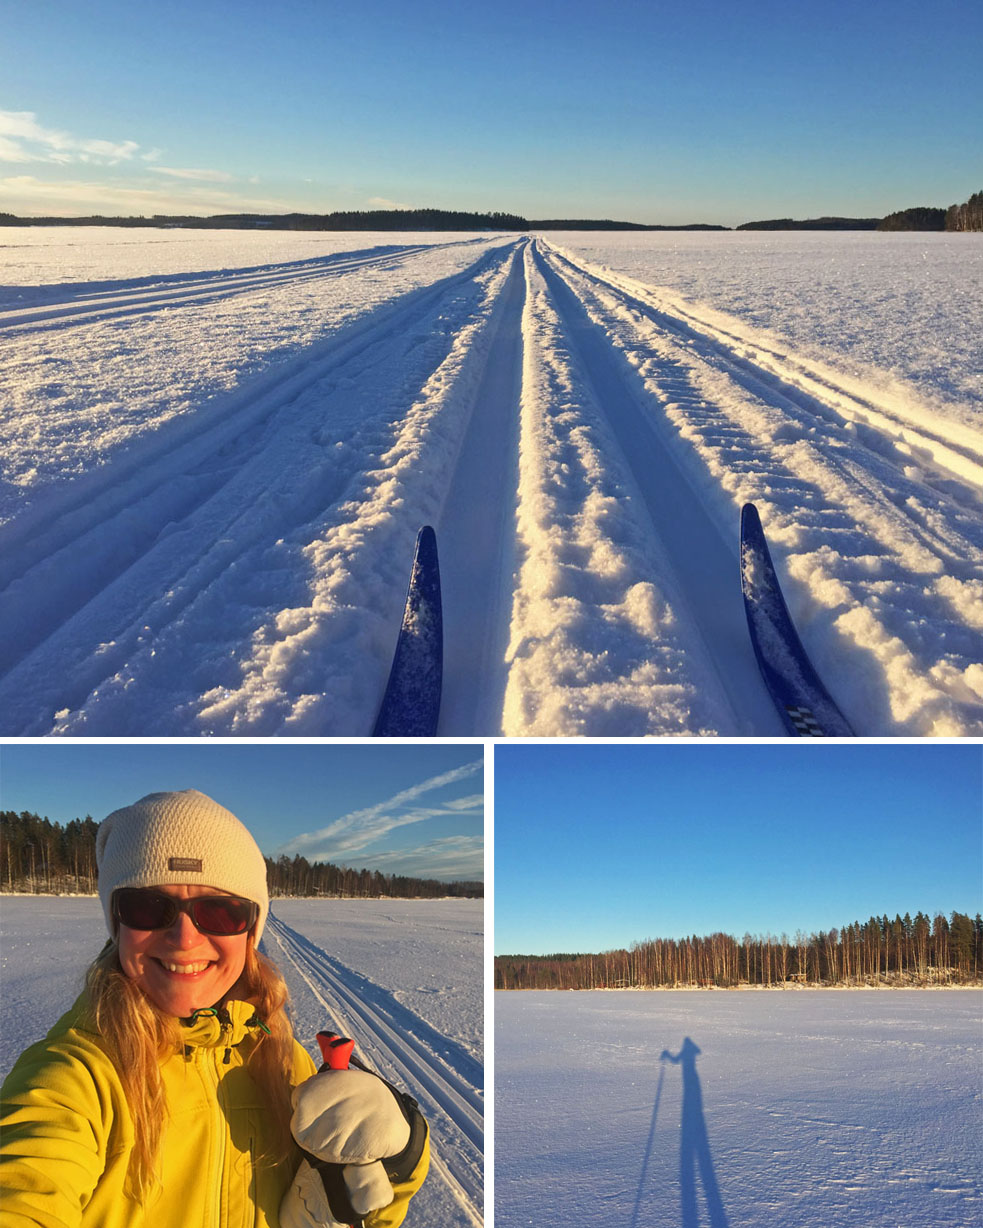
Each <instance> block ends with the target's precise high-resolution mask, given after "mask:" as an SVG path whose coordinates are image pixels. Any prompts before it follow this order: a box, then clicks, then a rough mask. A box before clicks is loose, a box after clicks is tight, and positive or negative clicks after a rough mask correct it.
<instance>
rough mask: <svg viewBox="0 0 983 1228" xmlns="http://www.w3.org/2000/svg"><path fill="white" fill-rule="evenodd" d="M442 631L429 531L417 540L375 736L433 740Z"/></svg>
mask: <svg viewBox="0 0 983 1228" xmlns="http://www.w3.org/2000/svg"><path fill="white" fill-rule="evenodd" d="M443 668H444V628H443V617H442V614H441V606H440V570H439V568H438V566H437V537H436V534H435V533H434V531H433V529H432V528H431V527H430V526H429V525H424V526H423V528H422V529H421V530H420V532H419V533H418V535H417V539H416V553H415V554H414V556H413V570H412V572H411V573H410V583H409V588H408V589H407V592H406V605H405V607H404V609H403V624H402V626H401V627H400V629H399V638H398V639H397V641H396V651H395V653H394V654H393V663H392V669H391V670H390V671H389V682H388V684H387V685H386V693H385V695H383V697H382V704H381V706H380V708H379V715H378V717H377V718H376V722H375V729H374V730H373V731H372V732H373V736H374V737H377V738H399V737H404V738H432V737H433V736H434V734H436V732H437V717H438V716H439V714H440V688H441V682H442V677H443Z"/></svg>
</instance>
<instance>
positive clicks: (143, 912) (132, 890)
mask: <svg viewBox="0 0 983 1228" xmlns="http://www.w3.org/2000/svg"><path fill="white" fill-rule="evenodd" d="M183 912H186V913H187V914H188V916H189V917H190V918H191V920H192V921H193V922H194V924H195V927H196V928H197V929H199V930H201V932H202V933H203V934H214V935H216V936H218V937H220V938H225V937H231V936H232V935H234V934H245V933H246V931H247V930H250V929H252V927H253V926H254V925H255V924H256V922H257V920H258V919H259V905H258V904H254V903H253V901H252V900H244V899H242V898H241V897H240V896H237V895H196V896H194V897H192V898H191V899H190V900H179V899H177V898H175V897H174V896H173V895H165V893H164V892H163V891H154V890H153V889H152V888H147V887H121V888H120V890H119V891H115V892H114V893H113V916H114V917H115V918H116V920H117V921H118V922H120V924H122V925H125V926H127V927H128V928H129V929H131V930H166V929H170V927H171V926H172V925H173V924H174V922H175V921H176V920H177V918H178V916H179V914H180V913H183Z"/></svg>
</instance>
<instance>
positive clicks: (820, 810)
mask: <svg viewBox="0 0 983 1228" xmlns="http://www.w3.org/2000/svg"><path fill="white" fill-rule="evenodd" d="M981 908H983V747H981V746H980V745H953V744H935V743H932V744H926V743H919V744H897V745H872V744H863V745H859V744H858V745H852V746H850V745H841V744H836V745H830V744H825V743H823V744H820V743H803V744H758V745H740V746H739V745H724V744H719V743H706V744H703V745H678V744H666V743H662V744H648V745H634V746H615V745H593V746H584V745H581V746H577V745H557V746H545V745H538V746H525V745H510V746H500V747H497V748H496V754H495V951H496V953H497V954H546V953H552V952H557V951H570V952H575V951H603V950H611V949H613V948H616V947H621V946H630V945H631V943H632V942H636V941H643V940H645V939H647V938H679V937H685V936H686V935H689V934H710V933H714V932H718V931H720V932H724V933H730V934H734V935H735V936H736V937H741V936H743V934H744V933H751V934H765V933H768V932H770V933H772V934H775V935H776V936H777V935H780V934H781V933H782V932H783V931H784V932H786V933H788V934H789V935H790V936H793V935H794V934H795V931H796V930H797V929H801V930H803V931H804V932H806V933H811V932H815V931H819V930H828V929H830V928H832V927H833V926H836V927H840V926H843V925H845V924H847V923H849V922H851V921H855V920H860V921H866V920H867V919H868V918H869V917H870V916H872V915H877V916H880V915H883V914H884V913H888V914H889V915H890V916H892V917H893V916H895V915H896V914H897V913H899V912H900V913H901V914H902V915H904V913H905V912H908V911H910V912H911V914H912V915H914V914H915V913H916V912H917V911H918V910H919V909H921V910H922V911H923V912H926V913H934V912H935V911H941V912H944V913H946V914H948V913H949V912H951V911H952V910H956V911H958V912H967V913H970V914H971V915H975V913H976V912H977V911H978V910H980V909H981Z"/></svg>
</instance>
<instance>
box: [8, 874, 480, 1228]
mask: <svg viewBox="0 0 983 1228" xmlns="http://www.w3.org/2000/svg"><path fill="white" fill-rule="evenodd" d="M482 927H483V905H482V901H481V900H438V901H420V900H407V901H381V900H280V901H277V900H274V901H273V908H272V912H271V916H270V919H269V921H268V923H267V929H266V932H265V934H264V936H263V941H262V947H261V949H262V950H264V951H265V953H266V954H267V955H269V956H270V957H271V958H272V959H273V960H274V961H275V963H276V964H277V966H278V967H279V968H280V970H281V972H282V973H283V975H284V978H285V980H286V982H287V986H288V988H289V990H290V995H291V1013H292V1017H293V1022H294V1030H295V1032H296V1034H297V1038H298V1040H299V1041H300V1042H301V1044H303V1045H304V1046H305V1047H306V1048H307V1050H308V1051H309V1052H310V1053H311V1056H312V1057H313V1058H314V1059H315V1060H316V1061H318V1063H320V1054H319V1050H318V1047H317V1042H316V1040H315V1036H316V1034H317V1032H318V1031H320V1030H322V1029H323V1030H331V1031H338V1032H343V1033H344V1034H346V1035H350V1036H353V1037H354V1038H355V1040H356V1051H357V1052H358V1053H359V1054H360V1055H361V1056H362V1057H363V1059H365V1060H366V1061H367V1062H368V1063H369V1064H370V1065H372V1066H373V1068H374V1069H376V1070H378V1071H379V1073H380V1074H382V1075H384V1077H386V1078H388V1079H390V1080H391V1081H393V1082H395V1083H398V1084H399V1085H400V1086H402V1087H405V1088H407V1089H408V1090H409V1091H410V1092H411V1093H412V1094H413V1095H414V1096H415V1097H416V1098H417V1099H418V1100H419V1102H420V1105H421V1107H422V1109H423V1111H424V1114H425V1115H426V1117H427V1119H428V1121H429V1123H430V1127H431V1132H432V1141H433V1167H432V1170H431V1175H430V1177H429V1178H428V1180H427V1182H426V1184H425V1185H424V1187H423V1190H422V1191H421V1192H420V1194H419V1195H417V1197H416V1198H415V1199H414V1201H413V1203H412V1205H411V1208H410V1213H409V1215H408V1217H407V1219H406V1224H407V1228H413V1225H421V1226H422V1225H430V1224H437V1223H439V1224H441V1225H447V1226H448V1228H474V1226H475V1225H479V1224H480V1223H481V1219H482V1213H483V1211H482V1207H483V1116H484V1114H483V1107H484V1079H483V1063H484V1055H483V1034H484V1033H483V990H482V983H483V980H482V977H483V958H482V951H483V943H482ZM105 937H106V931H105V922H104V920H103V916H102V909H101V907H100V905H99V901H98V900H96V899H91V898H89V899H85V898H82V899H65V898H60V899H52V898H44V897H36V898H31V897H17V896H2V897H0V1024H2V1026H0V1038H2V1039H0V1076H2V1075H6V1073H7V1071H8V1070H9V1069H10V1067H11V1066H12V1065H13V1063H14V1061H15V1060H16V1059H17V1057H18V1055H19V1054H20V1053H21V1051H22V1050H23V1049H25V1048H26V1047H27V1046H28V1045H30V1044H33V1043H34V1041H36V1040H40V1039H41V1038H42V1037H43V1036H44V1034H45V1032H46V1031H47V1030H48V1029H49V1028H50V1027H51V1025H52V1024H54V1023H55V1021H56V1020H57V1019H58V1017H59V1016H60V1015H61V1014H63V1013H64V1011H66V1010H67V1009H68V1007H69V1006H70V1005H71V1004H72V1002H73V1001H74V1000H75V998H76V996H77V995H78V993H79V992H80V990H81V985H82V980H83V977H84V970H85V968H86V967H87V966H88V965H89V963H91V961H92V959H93V958H94V956H95V955H96V954H98V952H99V950H100V948H101V947H102V944H103V942H104V941H105Z"/></svg>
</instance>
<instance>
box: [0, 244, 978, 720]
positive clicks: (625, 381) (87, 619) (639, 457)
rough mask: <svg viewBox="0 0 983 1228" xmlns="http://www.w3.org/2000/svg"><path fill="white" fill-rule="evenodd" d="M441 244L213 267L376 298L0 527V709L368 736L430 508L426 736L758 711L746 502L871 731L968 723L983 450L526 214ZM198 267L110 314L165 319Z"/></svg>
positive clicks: (789, 590) (851, 713)
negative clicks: (438, 681) (433, 597)
mask: <svg viewBox="0 0 983 1228" xmlns="http://www.w3.org/2000/svg"><path fill="white" fill-rule="evenodd" d="M446 246H447V248H448V249H453V260H454V261H456V262H457V263H456V265H455V266H454V267H455V268H456V271H455V272H453V273H451V274H450V275H448V276H444V277H440V278H437V279H436V280H434V281H431V282H428V281H427V277H426V269H427V268H428V267H430V266H428V265H426V262H427V261H428V260H433V259H434V257H433V256H432V254H428V252H432V249H422V248H418V247H409V248H407V249H401V250H399V251H397V252H389V251H388V250H385V251H374V252H369V253H348V254H346V255H345V256H344V258H343V257H341V256H337V257H335V258H332V260H327V259H326V260H325V261H323V262H321V263H320V264H319V263H318V262H313V261H308V262H298V264H297V266H296V267H287V266H284V267H283V269H282V270H281V269H280V267H279V266H270V267H268V268H266V269H262V270H256V269H243V270H239V271H238V274H236V275H232V274H230V275H229V276H228V278H227V279H226V280H227V283H228V284H227V285H226V286H225V289H226V290H227V291H228V294H229V295H230V297H232V298H238V299H239V300H241V301H245V302H251V301H252V299H251V297H250V296H251V295H252V294H260V295H262V294H265V293H266V291H265V290H263V289H262V288H259V289H257V288H256V286H252V287H251V286H250V279H254V280H255V279H259V280H260V281H262V280H263V279H265V280H266V281H268V282H270V283H274V284H275V285H276V287H277V288H276V289H275V291H274V293H276V294H277V295H288V296H290V295H294V294H300V295H302V296H303V300H302V305H298V303H295V301H294V299H293V298H290V300H289V301H290V303H291V310H295V309H296V310H297V311H300V312H302V313H303V312H307V311H308V310H309V305H310V302H311V301H314V302H317V301H318V296H319V295H321V294H322V293H324V287H326V286H328V285H330V286H332V287H341V288H342V289H344V288H345V287H346V286H348V285H349V282H348V280H346V279H349V278H352V279H357V278H360V277H363V276H367V277H371V278H374V279H376V280H375V281H373V282H372V294H373V295H375V296H376V297H375V298H373V299H372V302H373V304H374V305H373V306H371V307H370V308H368V309H365V310H362V311H360V310H359V309H358V301H359V300H358V294H359V293H362V294H364V293H366V292H365V291H364V290H363V291H358V292H357V293H355V292H354V291H352V292H349V293H348V294H347V298H346V297H345V295H344V294H341V298H340V299H339V302H341V301H342V300H343V301H344V302H345V303H346V304H347V305H346V306H345V307H344V313H347V314H344V318H343V320H341V322H340V323H339V324H338V325H337V327H332V328H331V329H330V332H329V333H328V335H326V336H324V337H323V338H322V339H320V340H318V341H316V343H313V344H310V345H303V346H301V348H300V349H299V350H297V352H296V353H295V354H293V355H292V356H291V357H290V358H289V360H285V361H278V362H272V363H269V364H268V366H267V367H266V368H264V369H262V370H260V371H259V372H258V373H256V374H255V375H254V376H251V377H249V378H244V379H243V382H242V384H241V387H237V388H236V389H235V390H233V391H231V392H228V393H225V394H223V395H220V396H218V397H213V398H212V399H210V400H209V401H208V402H207V404H206V403H202V404H201V405H199V406H198V407H197V408H195V409H194V411H193V412H184V413H182V414H180V415H178V416H177V417H174V418H168V419H167V420H166V421H163V422H162V423H161V425H160V427H159V429H154V430H145V431H143V433H141V434H139V435H137V436H136V437H134V438H132V439H130V440H129V442H128V444H127V447H126V448H122V449H120V450H118V451H112V450H110V452H109V453H108V455H107V458H106V463H105V464H101V465H99V466H97V467H95V468H89V469H87V470H86V471H85V472H84V473H83V474H82V475H81V476H80V477H79V478H78V479H77V480H74V481H71V482H64V481H59V482H56V483H53V484H52V485H51V486H50V488H46V489H44V490H41V492H40V493H39V494H38V495H37V496H36V497H34V499H33V501H27V502H26V504H25V507H24V508H23V509H22V510H21V512H20V513H19V514H17V515H14V516H12V517H11V518H10V520H9V521H8V523H7V524H6V525H4V526H2V527H0V618H2V620H3V624H4V628H5V638H4V641H3V648H2V650H0V652H2V656H0V713H3V715H2V717H0V721H2V724H3V727H2V729H0V732H3V733H4V734H7V735H14V736H23V735H41V736H43V735H47V734H63V735H88V736H119V735H131V736H132V735H146V736H175V735H183V736H189V735H190V736H195V735H199V736H200V735H205V736H223V735H224V736H230V735H231V736H238V735H251V736H277V735H304V736H313V735H317V736H359V735H362V736H367V735H368V733H369V732H370V731H371V728H372V724H373V720H374V715H375V712H376V709H377V706H378V702H379V700H380V699H381V696H382V692H383V689H384V687H385V682H386V678H387V677H388V673H389V667H390V664H391V654H392V647H393V644H394V642H395V635H396V631H397V629H398V626H399V618H400V614H401V602H402V597H403V593H404V591H405V577H406V574H407V570H408V567H409V563H410V559H411V557H412V547H413V541H414V539H415V537H416V533H417V531H418V529H419V528H420V526H421V525H422V524H425V523H430V524H433V525H434V526H435V527H436V530H437V540H438V550H439V554H440V559H441V581H442V586H443V590H444V618H445V642H444V652H445V690H444V696H443V702H442V706H441V718H440V723H439V727H438V734H439V735H441V736H449V737H453V736H487V735H496V734H504V735H506V736H528V735H535V736H573V735H587V736H611V737H624V736H662V735H674V734H679V735H694V734H720V735H729V736H735V735H736V736H769V735H775V736H780V735H781V733H782V728H781V724H780V722H779V721H778V719H777V714H776V713H775V711H774V708H773V705H772V704H771V702H770V700H769V698H768V696H767V693H766V692H765V690H764V687H763V685H762V683H761V679H760V675H759V674H758V671H757V667H756V665H755V662H754V657H753V653H752V650H751V646H750V643H749V640H748V637H747V631H746V626H745V624H744V618H743V611H742V608H741V596H740V573H739V550H738V524H739V514H740V508H741V506H742V505H743V504H744V503H745V502H754V503H755V504H756V505H757V507H758V509H759V511H760V513H761V516H762V520H763V522H764V526H765V531H766V533H767V536H768V540H769V543H770V545H771V549H772V553H773V556H774V560H775V564H776V567H777V569H778V572H779V575H780V579H781V583H782V587H783V589H784V591H785V596H786V599H787V601H788V605H789V609H790V611H791V614H792V617H793V620H794V622H795V625H796V628H797V630H798V632H799V635H800V637H801V638H802V641H803V644H804V646H805V648H806V650H807V651H808V654H809V656H810V657H811V659H812V660H813V662H814V664H815V666H816V669H817V670H818V672H819V674H820V676H821V677H822V679H823V681H824V683H825V684H826V686H827V688H828V690H829V691H830V693H831V695H832V696H833V697H834V699H835V700H836V702H837V703H838V704H839V706H840V707H841V708H842V709H843V712H844V714H845V715H846V716H847V718H848V719H849V721H850V723H851V725H852V726H853V727H854V728H855V729H856V731H857V733H858V734H859V735H860V736H885V735H888V736H891V735H893V736H932V735H939V736H964V735H966V734H979V733H981V732H983V661H981V660H980V653H979V633H980V630H983V624H981V622H980V618H979V608H980V600H981V599H983V565H981V563H980V559H981V558H983V529H981V526H980V518H979V514H978V512H979V493H978V491H977V490H976V489H975V486H974V482H975V478H976V476H977V474H978V473H979V472H981V471H983V442H980V441H978V440H976V438H975V437H974V436H973V435H972V434H971V433H970V432H968V431H966V430H965V429H963V428H962V427H961V426H960V425H959V424H958V423H950V422H947V421H945V420H938V421H937V420H934V419H932V418H931V416H930V415H928V414H927V413H926V414H918V413H916V412H913V411H912V409H911V406H910V405H907V406H906V405H900V404H897V403H895V402H893V401H892V400H891V399H890V398H889V397H887V396H886V395H885V396H884V397H879V396H878V392H877V389H876V388H873V387H867V386H858V384H857V381H856V380H850V379H846V378H843V379H840V378H839V377H838V376H837V375H836V372H835V371H832V370H831V369H827V368H822V367H820V366H819V365H818V364H816V363H815V362H811V363H810V362H808V361H806V360H805V359H800V358H798V357H796V356H795V355H794V354H789V353H784V352H781V351H780V350H779V349H778V348H776V347H775V346H774V345H773V344H771V343H767V344H766V342H765V341H764V340H762V339H761V338H759V337H757V336H756V335H755V334H754V330H753V329H751V328H749V327H747V326H744V325H743V324H741V325H740V326H739V327H738V326H737V325H736V324H733V323H731V322H729V321H728V319H727V318H726V317H723V316H718V315H714V314H712V313H706V312H705V313H703V314H702V315H701V313H700V312H699V311H698V310H697V309H696V308H694V307H692V306H691V305H688V304H682V305H680V303H679V302H678V301H676V300H675V299H673V297H672V296H671V295H670V296H667V295H665V294H663V293H662V292H660V291H659V290H658V288H655V287H651V286H647V285H645V284H642V283H639V282H635V281H632V280H631V279H630V278H627V277H625V276H623V275H620V274H614V273H611V272H610V271H609V270H605V269H602V268H600V267H598V266H595V265H591V264H589V263H588V262H586V261H584V260H581V259H579V258H578V257H577V256H576V255H575V254H573V253H571V252H570V251H568V250H562V249H559V248H557V247H555V246H553V245H552V244H551V243H549V242H547V241H546V240H545V239H542V238H535V239H533V238H529V237H518V238H515V239H511V240H510V239H508V238H507V237H502V236H500V237H498V238H496V239H495V240H494V241H491V240H488V241H475V240H469V241H462V242H460V243H458V244H448V245H446ZM346 261H347V263H348V265H350V267H346ZM420 262H423V263H420ZM434 267H436V266H434ZM445 267H446V264H445ZM411 271H412V273H413V276H415V277H416V279H417V280H416V282H413V277H412V276H411ZM281 272H282V284H281V281H278V279H280V278H281ZM239 274H241V281H237V278H238V276H239ZM195 276H198V275H188V278H187V282H188V285H187V286H185V285H184V284H183V283H182V282H181V279H174V281H175V284H173V285H168V286H165V288H164V289H144V288H143V287H141V286H133V287H130V288H129V289H126V290H125V291H121V292H120V302H119V303H117V304H116V306H118V307H119V308H120V309H121V310H129V309H130V308H133V309H134V310H139V311H141V312H143V311H144V308H146V309H147V312H148V313H149V314H148V315H147V316H146V323H147V327H150V326H151V325H152V324H154V323H155V321H157V320H160V319H163V318H164V316H165V315H166V319H167V321H168V326H169V327H171V328H176V327H177V324H175V323H174V321H175V320H177V321H180V318H181V312H192V313H196V312H198V311H199V309H200V308H199V306H196V305H195V304H194V303H190V302H189V303H185V304H184V305H183V306H181V307H178V308H174V309H173V310H172V309H171V308H169V307H168V306H167V303H168V301H169V299H168V296H169V295H170V294H171V293H172V292H173V293H174V294H176V295H177V296H178V297H180V296H182V295H185V294H191V293H192V290H193V288H194V285H195V283H194V277H195ZM387 277H398V278H400V279H402V280H401V282H400V284H401V285H402V284H406V285H412V288H410V289H408V290H407V291H406V292H405V293H398V294H395V295H390V296H389V297H388V298H387V297H385V294H384V291H383V289H382V288H381V287H382V286H384V284H385V278H387ZM158 280H159V279H158ZM200 281H201V284H200V286H198V287H197V289H200V290H201V292H202V293H203V294H208V293H211V292H212V289H211V288H210V286H212V283H216V282H218V283H222V281H223V278H218V277H215V276H212V277H211V278H209V277H208V276H205V275H201V276H200ZM351 284H352V285H354V284H355V283H354V282H352V283H351ZM213 288H214V287H213ZM218 289H219V290H221V289H222V286H221V285H219V286H218ZM332 293H335V290H332ZM339 293H341V291H339ZM155 294H156V295H157V296H158V297H157V299H156V300H154V298H153V296H154V295H155ZM127 295H129V296H130V298H131V299H132V300H133V301H130V302H129V304H128V305H127V304H126V303H125V302H124V301H123V299H124V298H125V297H126V296H127ZM143 295H146V296H147V298H148V301H146V302H145V301H142V298H141V296H143ZM311 296H313V297H311ZM111 297H112V296H110V295H107V294H105V293H103V294H102V296H101V298H100V297H99V294H98V293H97V294H96V300H97V301H96V302H95V303H94V304H93V307H94V309H95V310H97V311H102V310H114V309H115V308H114V304H113V303H112V301H110V300H111ZM67 298H68V296H66V302H65V303H63V304H62V306H63V307H65V309H66V310H67V309H72V310H74V309H75V307H76V306H79V304H78V303H75V302H72V303H68V301H67ZM278 301H279V300H278ZM332 301H333V300H332ZM365 301H366V302H368V300H367V299H366V300H365ZM155 302H156V310H157V311H158V315H157V316H155V315H154V309H155ZM35 307H36V310H37V312H38V313H39V316H40V315H43V314H44V312H45V311H47V312H49V313H50V312H54V311H57V310H60V309H61V308H60V307H59V306H58V305H54V306H52V305H51V304H42V303H38V304H36V305H35ZM83 307H85V304H84V303H83V304H81V306H79V309H80V310H82V308H83ZM86 309H87V308H86ZM19 310H20V313H21V320H20V323H18V324H17V325H16V326H15V328H14V332H15V333H18V334H19V333H20V332H21V331H23V330H24V329H27V328H30V327H32V325H31V324H30V323H29V322H28V321H27V320H26V319H25V318H24V316H25V311H26V310H27V309H25V308H20V309H19ZM140 318H141V319H143V318H144V317H143V316H141V317H140ZM59 323H61V325H62V326H63V327H64V328H65V329H70V328H73V327H75V326H76V324H77V326H78V327H79V328H81V329H83V330H86V329H87V330H89V332H90V333H91V335H92V336H93V337H95V336H97V335H98V334H97V331H96V330H98V329H99V328H102V327H105V326H106V325H107V323H108V324H112V323H113V321H108V322H107V321H102V322H100V321H89V322H85V317H84V316H82V317H79V319H78V320H76V321H75V323H74V324H73V322H72V318H67V319H65V320H62V321H60V322H59V319H58V318H57V317H56V316H53V315H50V314H49V316H48V318H47V319H46V320H43V321H39V322H38V327H39V328H40V327H41V326H42V325H43V327H44V329H46V330H47V331H46V332H45V333H44V335H45V337H47V338H49V339H50V343H51V344H52V345H54V344H56V343H57V340H58V338H59V335H60V334H59V331H58V326H59ZM117 323H118V322H117ZM141 327H142V326H141ZM126 335H127V332H126V329H125V328H124V330H123V333H122V336H124V337H125V336H126ZM154 395H155V396H157V397H158V398H160V397H163V393H162V392H161V393H159V394H158V393H155V394H154Z"/></svg>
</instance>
